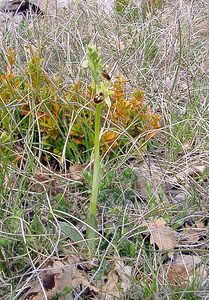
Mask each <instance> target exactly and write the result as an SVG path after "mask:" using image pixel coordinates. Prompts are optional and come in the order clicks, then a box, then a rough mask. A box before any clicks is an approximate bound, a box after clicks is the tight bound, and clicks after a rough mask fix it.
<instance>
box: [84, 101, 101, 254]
mask: <svg viewBox="0 0 209 300" xmlns="http://www.w3.org/2000/svg"><path fill="white" fill-rule="evenodd" d="M101 112H102V103H101V104H98V105H96V112H95V131H94V170H93V181H92V191H91V199H90V210H89V215H88V216H87V220H86V223H87V224H88V226H87V229H86V237H87V241H88V246H89V250H90V253H93V252H94V251H95V248H96V238H97V232H96V231H97V219H96V212H97V198H98V192H99V182H100V154H99V150H100V136H99V134H100V123H101Z"/></svg>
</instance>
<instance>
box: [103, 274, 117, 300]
mask: <svg viewBox="0 0 209 300" xmlns="http://www.w3.org/2000/svg"><path fill="white" fill-rule="evenodd" d="M118 280H119V279H118V275H117V274H116V272H115V270H112V271H110V272H109V274H108V275H107V282H106V283H105V284H104V285H103V286H102V291H101V297H102V298H100V299H104V300H116V299H121V298H120V296H121V294H120V291H119V289H118Z"/></svg>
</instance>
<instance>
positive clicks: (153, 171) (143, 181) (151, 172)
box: [133, 163, 169, 203]
mask: <svg viewBox="0 0 209 300" xmlns="http://www.w3.org/2000/svg"><path fill="white" fill-rule="evenodd" d="M133 171H134V173H135V174H136V177H137V183H136V185H137V190H138V192H139V194H140V195H141V197H142V198H144V199H147V198H148V195H147V194H148V189H147V187H148V184H150V185H151V187H152V193H153V196H154V197H155V198H156V199H157V200H158V201H159V202H161V203H162V202H163V203H169V200H168V198H167V196H166V194H165V192H166V189H167V182H165V175H164V174H163V172H161V170H160V169H159V167H157V166H156V165H155V164H154V163H150V164H149V166H148V165H147V164H146V163H142V164H137V165H134V166H133ZM166 181H167V180H166ZM159 191H163V193H161V194H162V195H161V196H159V194H160V193H159Z"/></svg>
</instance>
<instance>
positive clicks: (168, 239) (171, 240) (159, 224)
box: [147, 218, 178, 250]
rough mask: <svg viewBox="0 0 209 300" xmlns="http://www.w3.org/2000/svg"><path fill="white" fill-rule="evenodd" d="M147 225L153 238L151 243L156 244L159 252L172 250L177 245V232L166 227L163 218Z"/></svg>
mask: <svg viewBox="0 0 209 300" xmlns="http://www.w3.org/2000/svg"><path fill="white" fill-rule="evenodd" d="M147 225H148V228H149V231H150V236H151V237H150V243H151V244H156V245H157V246H158V248H159V250H171V249H173V248H174V247H175V246H176V245H177V243H178V241H177V233H176V231H175V230H173V229H172V228H171V227H168V226H166V222H165V221H164V220H163V218H159V219H156V220H154V221H152V222H149V223H148V224H147Z"/></svg>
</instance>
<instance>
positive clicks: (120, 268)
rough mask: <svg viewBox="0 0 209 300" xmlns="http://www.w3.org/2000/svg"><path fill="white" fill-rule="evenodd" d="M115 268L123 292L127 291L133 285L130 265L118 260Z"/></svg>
mask: <svg viewBox="0 0 209 300" xmlns="http://www.w3.org/2000/svg"><path fill="white" fill-rule="evenodd" d="M115 268H116V271H117V273H118V275H119V278H120V286H121V288H122V289H123V292H124V293H126V292H127V291H128V290H129V289H130V287H131V280H130V278H131V271H132V268H131V267H130V266H125V265H124V262H123V261H116V262H115Z"/></svg>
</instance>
